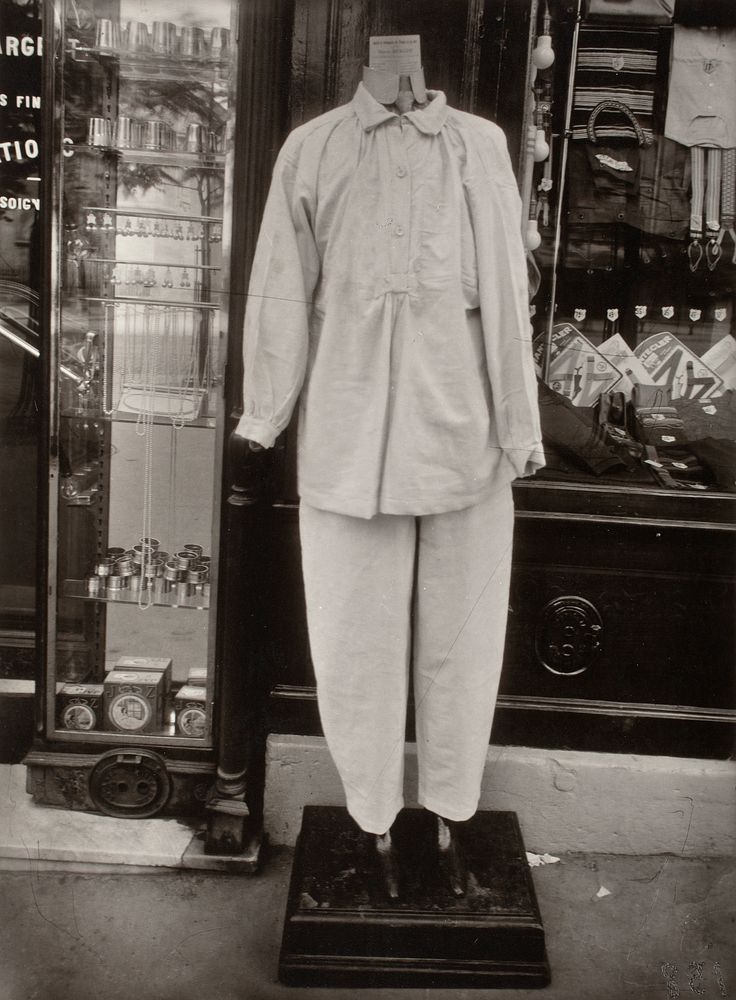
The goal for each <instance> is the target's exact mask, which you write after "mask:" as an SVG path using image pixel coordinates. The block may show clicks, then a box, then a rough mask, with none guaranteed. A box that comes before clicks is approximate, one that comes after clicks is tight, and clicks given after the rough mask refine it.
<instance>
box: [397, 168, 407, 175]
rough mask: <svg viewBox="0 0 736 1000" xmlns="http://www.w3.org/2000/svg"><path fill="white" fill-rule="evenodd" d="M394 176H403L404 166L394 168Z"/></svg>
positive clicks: (404, 173)
mask: <svg viewBox="0 0 736 1000" xmlns="http://www.w3.org/2000/svg"><path fill="white" fill-rule="evenodd" d="M396 176H397V177H405V176H406V167H397V168H396Z"/></svg>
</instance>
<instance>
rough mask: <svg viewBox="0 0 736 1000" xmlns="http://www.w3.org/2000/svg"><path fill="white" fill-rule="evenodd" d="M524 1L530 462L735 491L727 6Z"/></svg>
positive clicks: (733, 145)
mask: <svg viewBox="0 0 736 1000" xmlns="http://www.w3.org/2000/svg"><path fill="white" fill-rule="evenodd" d="M539 15H540V16H539V26H538V29H539V34H540V36H543V37H542V38H541V39H540V38H538V39H537V42H536V49H535V50H534V53H533V56H532V61H533V63H534V64H535V66H536V67H537V69H536V79H535V80H534V85H533V87H534V97H535V108H534V111H533V115H532V116H531V120H530V125H531V128H530V146H529V153H528V163H529V165H530V180H531V183H530V185H529V189H528V191H527V198H528V203H529V224H528V225H529V232H528V242H529V245H530V248H532V249H533V251H534V257H535V260H536V262H537V264H538V266H539V268H540V270H541V272H542V281H541V287H540V289H539V292H538V294H537V296H536V298H535V300H534V302H535V311H536V315H535V317H534V326H535V335H536V340H535V357H536V361H537V365H538V370H539V374H540V376H541V379H540V403H541V413H542V422H543V430H544V437H545V447H546V452H547V469H546V470H545V471H544V472H543V473H541V474H540V476H539V477H538V478H541V479H543V480H549V479H562V480H565V479H567V480H572V481H581V480H582V481H584V482H587V483H588V484H590V485H593V484H595V483H598V484H606V485H609V486H610V485H622V486H625V487H627V488H628V487H635V488H636V489H640V488H641V489H648V490H658V491H663V492H664V493H665V494H672V493H677V494H691V495H692V494H695V493H713V492H722V491H727V492H734V490H735V489H736V485H735V484H736V393H735V391H734V390H736V339H734V332H735V331H736V326H735V325H734V289H735V287H736V229H734V207H735V203H736V103H734V94H736V15H734V11H733V7H732V5H727V4H722V3H718V2H712V3H707V2H706V3H677V4H675V3H674V0H628V2H625V3H621V2H617V0H587V2H585V3H580V4H578V9H577V10H576V9H575V8H571V5H569V4H566V3H556V2H550V3H549V5H548V6H547V5H540V9H539ZM552 53H554V56H555V58H554V62H553V63H552V64H551V65H550V58H551V54H552ZM552 303H554V307H553V306H552Z"/></svg>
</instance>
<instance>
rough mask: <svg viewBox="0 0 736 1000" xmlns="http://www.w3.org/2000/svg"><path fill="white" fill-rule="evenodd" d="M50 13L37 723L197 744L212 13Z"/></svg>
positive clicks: (205, 676) (207, 466) (218, 60)
mask: <svg viewBox="0 0 736 1000" xmlns="http://www.w3.org/2000/svg"><path fill="white" fill-rule="evenodd" d="M66 15H67V16H66V20H65V24H64V59H63V67H62V70H61V79H60V84H61V87H62V89H63V114H64V119H63V133H62V134H63V147H64V149H63V181H62V185H61V192H60V194H61V197H60V217H59V237H60V242H61V254H60V261H59V264H60V286H61V311H60V312H61V314H60V323H59V328H58V339H59V372H60V377H59V391H58V404H59V424H58V430H59V504H58V554H57V558H58V564H57V569H58V573H57V579H58V587H59V600H58V605H57V620H56V624H57V649H56V676H55V679H54V683H55V685H56V687H55V691H54V694H55V699H54V701H55V710H54V713H55V715H54V720H53V724H54V725H55V726H56V727H57V728H58V729H59V730H61V731H62V732H63V733H65V734H67V735H71V737H72V738H74V735H73V734H79V733H80V732H81V733H88V732H89V731H90V730H93V731H94V732H95V736H96V737H97V735H98V734H99V733H110V734H115V739H119V738H120V735H121V734H123V735H124V734H128V735H132V736H134V737H135V738H136V740H138V739H140V737H141V736H145V735H151V736H154V737H156V738H157V739H159V740H160V738H162V737H165V738H168V737H171V738H175V739H185V740H194V741H195V742H197V741H199V742H206V741H207V740H209V738H210V736H211V718H210V706H211V704H212V692H213V677H212V664H213V643H214V627H213V625H214V620H213V605H214V601H213V593H212V591H213V584H214V581H215V579H216V573H217V566H216V549H217V528H216V524H217V520H218V514H219V511H218V507H219V455H220V453H221V451H222V441H221V433H222V432H221V424H222V420H221V418H222V405H223V402H222V380H223V365H224V358H225V350H224V348H225V345H224V341H223V337H222V334H221V307H222V301H221V299H222V292H223V282H222V274H223V223H224V221H225V220H224V217H223V204H224V194H225V190H224V188H225V177H226V170H225V163H226V145H227V143H228V140H227V139H226V127H227V123H228V119H229V114H230V110H231V109H230V101H229V94H230V74H231V66H232V64H233V46H232V35H231V31H230V27H231V26H230V16H231V5H230V3H229V2H227V0H214V2H211V3H208V4H207V5H204V6H200V5H195V4H191V3H186V2H166V0H161V2H147V0H138V2H122V3H120V4H119V5H118V4H111V3H105V2H99V3H94V4H87V5H81V4H79V3H74V4H71V3H70V4H68V6H67V8H66Z"/></svg>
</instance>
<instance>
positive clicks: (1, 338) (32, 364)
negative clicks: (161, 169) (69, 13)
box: [0, 0, 41, 677]
mask: <svg viewBox="0 0 736 1000" xmlns="http://www.w3.org/2000/svg"><path fill="white" fill-rule="evenodd" d="M0 24H2V41H1V42H0V123H1V128H0V131H2V142H0V174H1V176H2V185H1V190H0V483H1V484H2V486H0V628H2V629H8V630H11V631H16V630H24V631H30V630H31V629H32V628H33V627H34V614H35V574H36V480H37V475H36V462H37V447H38V435H39V419H38V417H39V413H38V399H39V388H40V385H39V379H40V365H39V361H38V352H39V337H38V290H39V289H38V273H39V219H40V207H41V191H40V188H41V185H40V178H39V175H38V170H39V161H38V151H39V143H38V136H39V133H40V124H41V56H40V51H39V50H40V46H39V45H38V40H39V38H40V35H41V18H40V10H39V4H37V3H26V2H23V3H21V2H17V0H0ZM12 659H13V657H10V658H6V657H4V656H1V655H0V677H1V676H12V677H16V676H18V675H19V673H23V674H25V675H26V676H31V675H32V667H31V660H32V657H30V656H29V657H28V658H27V663H26V664H24V665H23V667H21V664H20V661H18V663H13V662H12Z"/></svg>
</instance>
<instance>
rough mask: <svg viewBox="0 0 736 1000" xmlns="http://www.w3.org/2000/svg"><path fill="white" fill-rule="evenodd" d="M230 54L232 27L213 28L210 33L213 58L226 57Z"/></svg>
mask: <svg viewBox="0 0 736 1000" xmlns="http://www.w3.org/2000/svg"><path fill="white" fill-rule="evenodd" d="M229 54H230V29H229V28H213V29H212V34H211V35H210V55H211V56H212V58H213V59H226V58H227V56H228V55H229Z"/></svg>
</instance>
